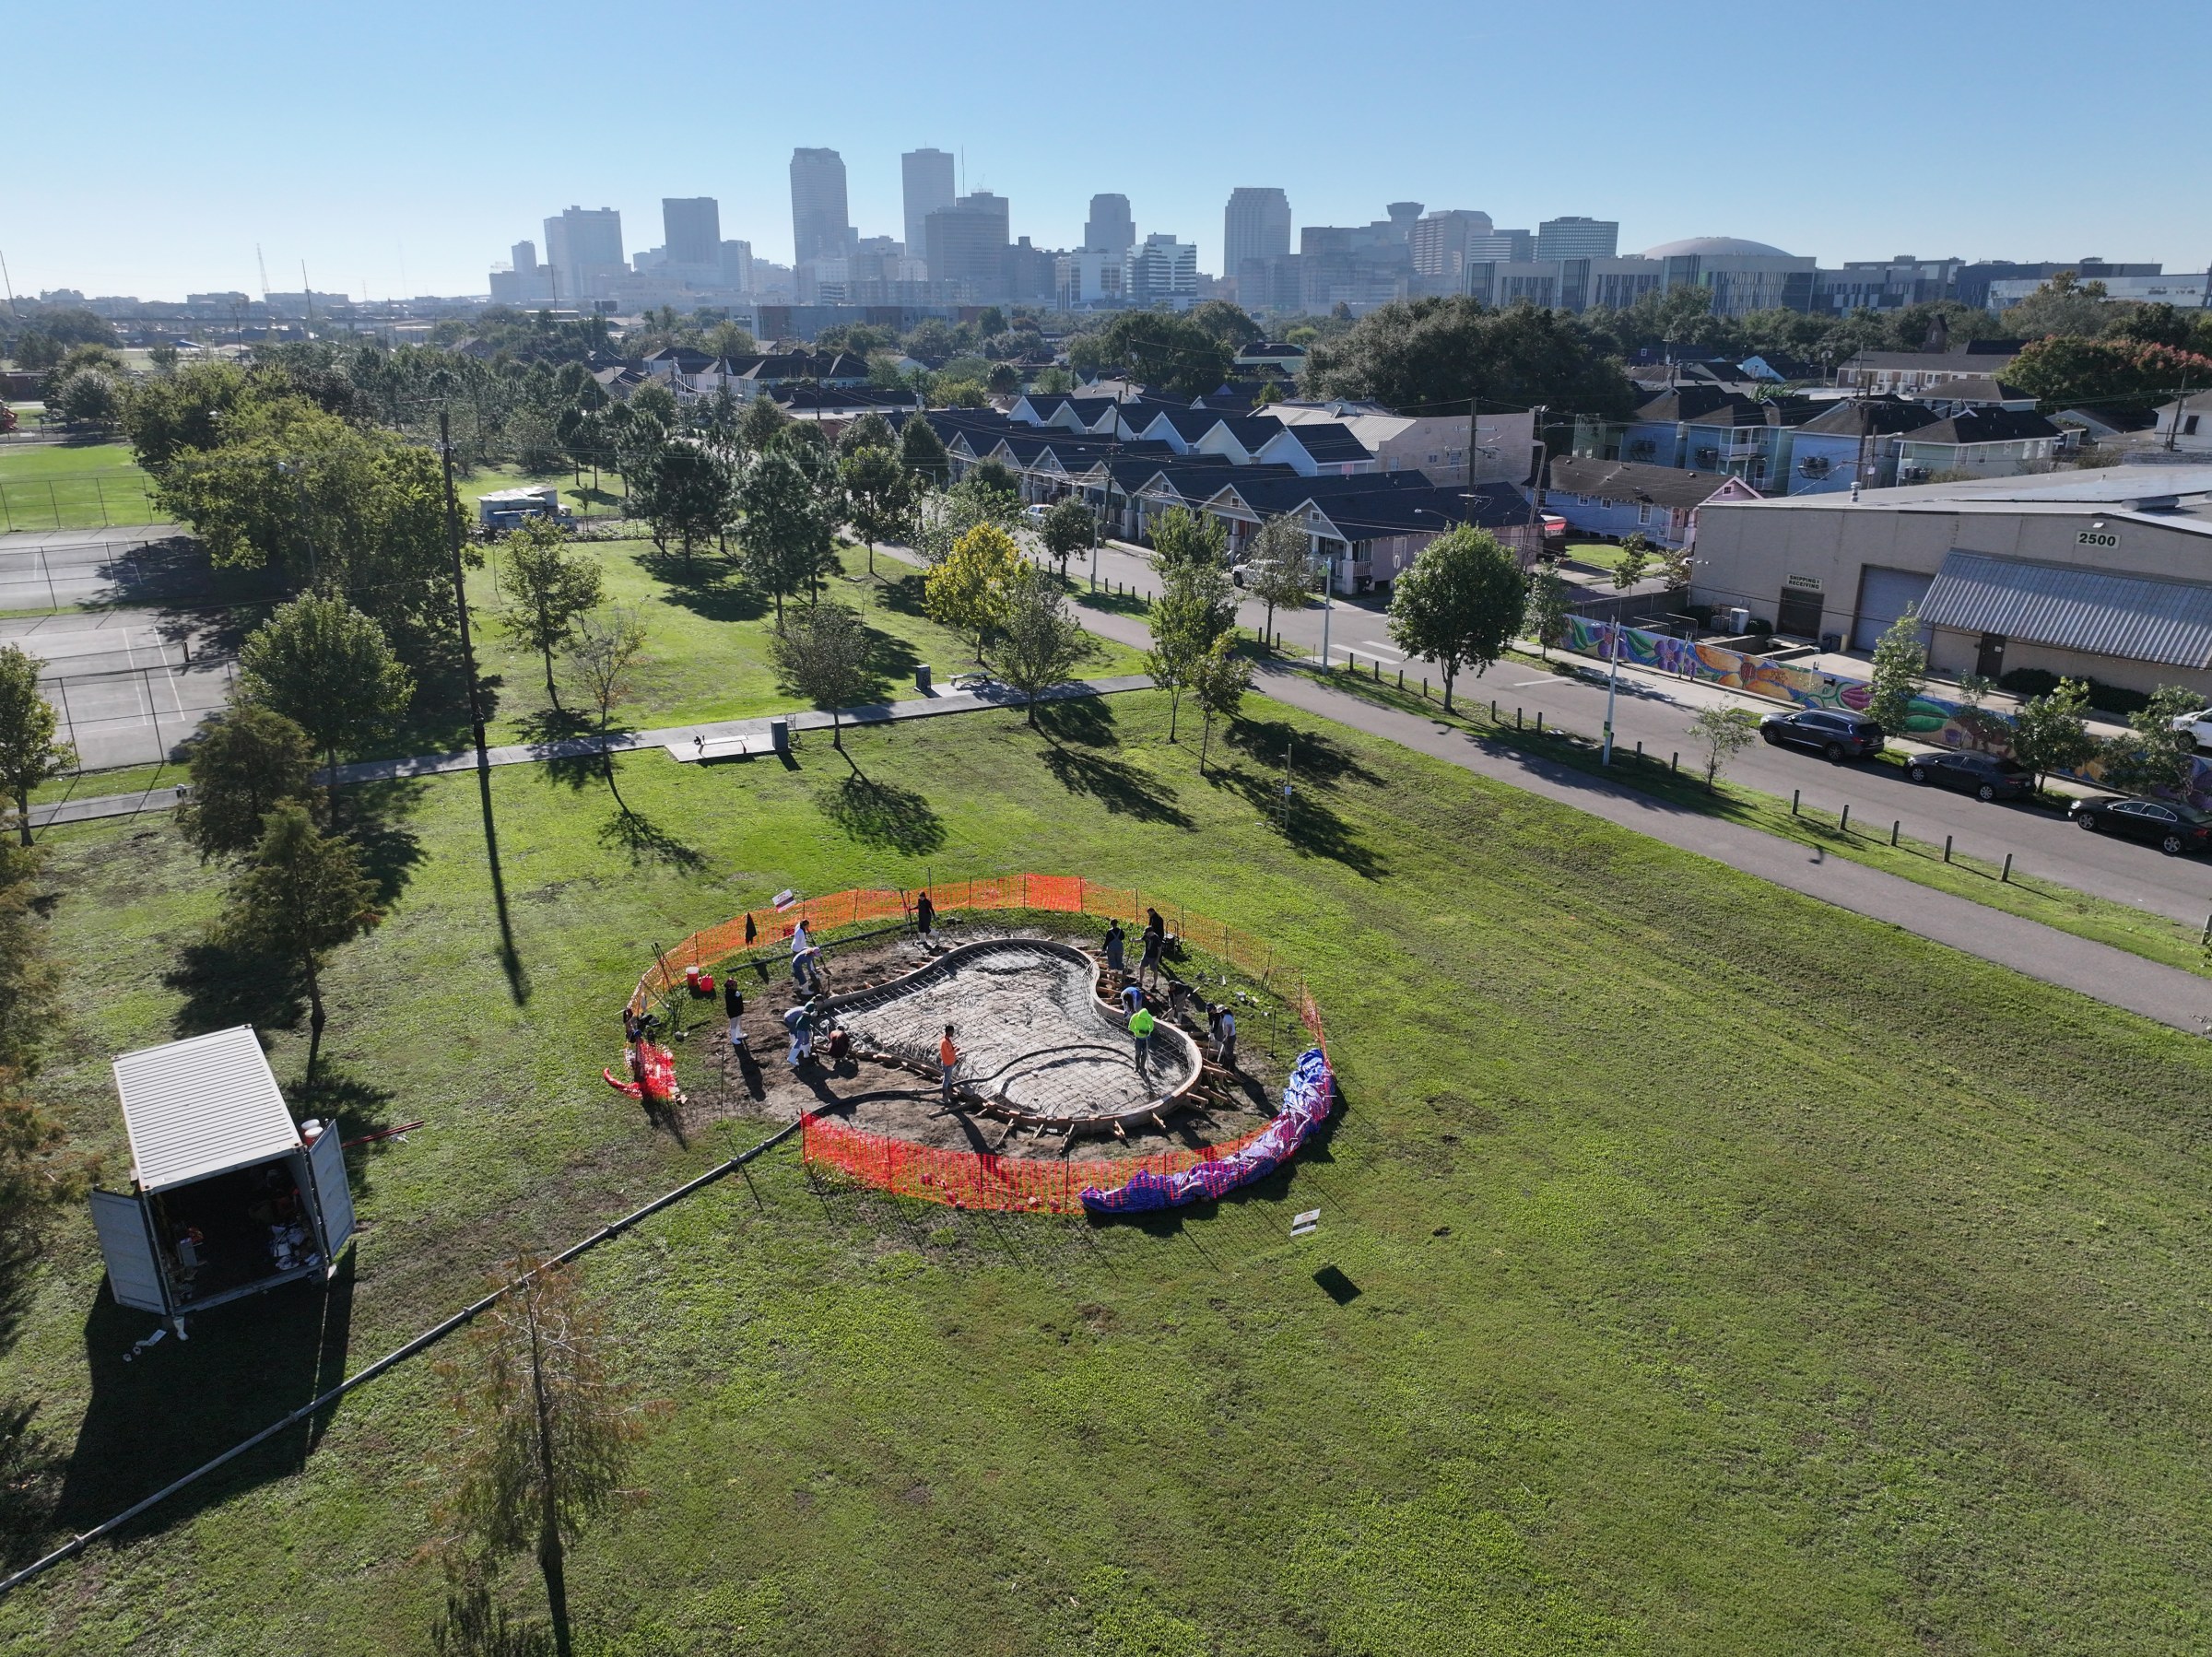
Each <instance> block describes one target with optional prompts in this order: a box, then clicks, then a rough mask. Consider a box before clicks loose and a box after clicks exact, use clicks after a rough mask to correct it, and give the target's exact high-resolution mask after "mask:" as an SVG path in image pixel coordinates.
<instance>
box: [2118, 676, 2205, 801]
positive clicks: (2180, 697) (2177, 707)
mask: <svg viewBox="0 0 2212 1657" xmlns="http://www.w3.org/2000/svg"><path fill="white" fill-rule="evenodd" d="M2204 705H2205V699H2204V695H2203V693H2202V692H2200V691H2195V690H2191V689H2189V688H2187V687H2184V686H2180V685H2161V686H2159V687H2158V689H2156V690H2154V691H2153V692H2151V696H2150V700H2149V701H2148V702H2147V703H2146V704H2144V706H2143V707H2141V708H2139V709H2137V710H2136V711H2135V712H2133V713H2131V714H2129V715H2128V718H2127V723H2128V734H2126V735H2125V736H2119V737H2114V738H2113V739H2112V741H2110V742H2107V743H2105V744H2103V745H2102V746H2101V748H2100V756H2099V757H2100V759H2101V760H2102V762H2103V763H2102V766H2101V768H2100V776H2101V780H2102V781H2104V782H2105V783H2106V785H2107V786H2109V787H2112V788H2116V789H2118V790H2120V791H2121V792H2122V793H2131V794H2147V793H2157V792H2158V791H2159V790H2160V789H2172V790H2176V791H2178V790H2181V789H2184V788H2186V787H2188V785H2189V782H2190V780H2191V778H2192V777H2193V776H2194V774H2195V771H2196V734H2195V733H2194V731H2192V730H2190V729H2188V728H2187V727H2183V729H2181V730H2178V731H2177V730H2175V729H2174V721H2175V720H2177V719H2180V718H2183V717H2184V716H2186V715H2189V714H2194V713H2195V712H2197V711H2199V710H2201V709H2202V708H2203V707H2204Z"/></svg>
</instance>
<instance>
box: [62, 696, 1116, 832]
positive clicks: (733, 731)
mask: <svg viewBox="0 0 2212 1657" xmlns="http://www.w3.org/2000/svg"><path fill="white" fill-rule="evenodd" d="M1151 684H1152V681H1151V680H1150V679H1149V678H1147V677H1146V676H1144V675H1143V674H1141V673H1132V674H1120V675H1116V676H1113V677H1111V678H1103V679H1083V680H1079V681H1077V683H1075V684H1072V685H1063V686H1061V687H1058V688H1057V689H1053V690H1048V691H1046V692H1044V693H1043V694H1042V695H1041V696H1040V697H1039V698H1038V700H1039V701H1044V702H1060V701H1067V700H1070V699H1074V698H1077V697H1087V696H1112V695H1114V694H1115V693H1116V692H1119V691H1124V690H1145V689H1148V688H1150V687H1151ZM1021 706H1022V698H1021V694H1020V692H1018V691H1016V690H1010V689H1008V688H1007V687H1006V686H1004V685H999V684H991V685H986V686H984V687H982V688H981V689H976V690H947V691H940V692H937V693H936V694H935V695H932V696H927V697H922V698H918V699H914V700H912V701H905V702H870V703H868V704H866V705H865V706H864V707H859V708H841V709H840V710H838V718H839V719H840V720H841V721H842V722H843V723H846V724H848V725H881V724H889V723H893V722H894V721H900V720H909V719H935V718H936V717H938V716H939V715H941V714H947V713H976V712H980V711H982V710H984V709H987V708H1019V707H1021ZM771 718H773V719H788V720H789V721H790V722H791V728H792V729H793V730H794V731H827V730H829V729H830V714H829V711H828V710H826V709H820V708H807V709H804V710H800V711H794V712H792V713H788V714H781V713H780V714H775V715H772V716H770V715H763V716H761V717H760V718H758V719H724V720H710V721H707V722H704V723H700V724H695V725H667V726H664V727H662V728H660V729H658V730H653V731H618V732H616V733H614V734H612V735H610V736H608V737H607V738H606V742H605V744H604V746H603V745H602V744H601V742H600V739H599V738H598V737H595V736H578V737H571V738H569V739H567V740H564V741H561V742H546V743H516V744H512V745H511V746H504V747H497V748H488V749H487V750H486V751H485V757H486V758H488V759H489V760H490V762H491V763H492V764H493V765H535V764H541V763H543V762H544V761H546V760H549V759H584V758H594V757H595V756H597V755H598V754H600V753H602V752H612V753H618V754H622V753H629V752H633V751H635V750H637V749H639V748H658V747H665V746H667V745H668V744H670V743H688V742H690V741H692V740H693V739H694V738H695V737H700V736H703V737H705V738H706V739H707V740H708V741H709V742H714V741H717V740H718V739H720V738H722V737H725V736H765V735H767V734H768V732H769V725H770V723H771ZM476 769H477V751H476V749H474V748H462V749H460V750H458V751H457V752H454V753H450V754H417V755H414V756H412V757H410V758H406V759H368V760H362V761H360V762H359V763H357V764H353V765H341V766H340V767H338V773H337V775H338V781H340V782H390V781H397V780H398V779H401V778H405V777H437V776H443V775H445V774H446V773H448V772H452V771H473V770H476ZM181 793H182V791H181V790H180V789H178V788H175V787H170V788H150V789H147V790H145V791H143V792H141V793H127V794H97V795H93V796H91V797H89V798H87V799H81V800H59V801H55V802H53V803H52V804H49V805H34V806H32V807H31V811H30V824H31V827H32V828H44V827H46V826H47V825H48V824H50V823H83V822H90V821H92V820H94V819H96V818H100V817H136V816H137V815H138V814H139V813H141V812H147V811H167V810H169V809H171V807H172V806H174V805H176V803H177V801H178V799H179V798H180V796H181Z"/></svg>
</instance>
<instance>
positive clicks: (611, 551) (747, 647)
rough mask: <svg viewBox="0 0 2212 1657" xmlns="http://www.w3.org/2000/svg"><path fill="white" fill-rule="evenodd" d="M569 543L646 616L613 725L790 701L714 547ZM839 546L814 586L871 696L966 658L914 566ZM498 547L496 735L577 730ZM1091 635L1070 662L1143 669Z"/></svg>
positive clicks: (578, 700)
mask: <svg viewBox="0 0 2212 1657" xmlns="http://www.w3.org/2000/svg"><path fill="white" fill-rule="evenodd" d="M572 550H574V551H575V552H577V553H578V554H581V555H582V556H584V557H587V558H595V559H597V561H598V563H599V568H600V571H601V579H602V582H603V588H604V593H605V602H606V604H609V605H627V606H629V607H631V608H634V609H635V610H636V611H637V613H638V614H639V615H640V616H641V617H642V618H643V620H644V622H645V628H646V638H647V645H646V653H645V658H644V660H643V661H642V662H641V665H640V667H639V670H638V672H637V673H636V675H635V676H634V682H633V684H632V687H631V695H630V697H629V699H627V700H626V701H625V702H624V704H623V705H622V707H621V708H620V709H618V718H619V720H620V721H621V722H622V723H624V724H626V725H628V726H630V727H634V728H639V729H651V728H654V727H660V726H667V725H677V724H685V723H692V722H700V721H707V720H722V719H746V718H752V717H755V716H758V715H761V714H767V713H780V712H783V711H788V710H790V709H791V708H793V707H794V706H798V705H800V704H799V703H798V702H797V700H796V699H795V697H794V693H793V692H792V691H791V690H790V689H789V688H788V687H784V686H783V685H782V682H781V680H780V679H779V677H778V676H777V674H776V671H775V668H774V666H773V664H772V663H771V659H770V654H769V649H770V645H771V642H772V640H773V639H774V635H775V601H774V600H773V599H772V598H771V597H770V596H768V595H766V594H764V593H760V592H759V590H758V589H756V588H754V587H751V586H749V585H747V583H746V582H744V581H743V580H742V579H741V578H740V577H739V576H738V575H737V574H736V573H735V570H733V568H732V564H731V560H730V558H725V557H724V555H723V554H722V553H721V551H720V550H719V549H718V548H717V547H716V546H713V545H712V544H710V545H708V546H703V547H700V548H698V549H697V550H696V551H695V552H694V554H693V557H692V560H691V568H690V570H689V571H688V572H687V571H686V570H685V569H684V566H683V560H682V558H681V556H680V550H679V549H678V548H677V546H673V545H672V546H670V548H669V550H668V551H666V552H665V553H664V552H662V551H661V550H660V549H659V548H658V547H656V546H654V545H653V542H652V541H650V540H636V541H578V542H576V543H574V545H573V548H572ZM839 557H840V562H841V571H840V573H839V574H838V575H836V576H832V577H830V578H828V579H826V580H825V581H824V582H823V583H822V586H821V593H820V596H821V597H823V598H826V599H830V600H833V601H834V602H836V603H839V604H842V605H847V606H848V607H850V608H853V609H856V610H858V611H859V612H860V613H861V615H862V617H864V618H865V621H866V622H867V625H868V627H869V629H871V631H872V632H873V633H874V635H875V650H874V652H873V654H872V655H871V657H870V659H869V664H868V665H869V668H870V671H871V675H872V686H871V689H870V692H869V694H870V695H871V696H872V697H875V698H878V699H884V700H890V701H896V700H901V699H913V698H915V697H917V696H919V695H920V694H921V693H920V692H919V691H917V690H916V689H915V688H914V669H915V668H916V667H918V666H919V665H921V664H924V663H927V664H929V666H930V668H931V669H932V671H933V673H934V674H935V683H936V685H937V686H938V687H940V688H942V687H946V686H947V683H948V681H949V680H950V679H951V677H952V676H953V675H954V674H956V673H961V672H965V671H968V670H970V669H972V668H973V667H974V666H975V649H974V645H973V642H972V641H971V640H968V639H966V638H964V637H961V636H959V635H957V634H955V633H954V632H953V631H952V630H951V629H948V628H946V627H943V626H940V625H939V624H938V623H936V622H935V621H932V620H930V619H929V617H927V616H926V615H925V614H924V610H923V596H922V575H921V572H920V571H919V570H915V569H913V568H912V566H910V565H907V564H902V563H900V562H899V561H898V560H897V559H896V558H891V557H890V556H889V555H888V554H885V553H881V552H879V553H877V555H876V558H875V565H876V574H875V575H874V576H873V577H871V576H870V575H869V574H868V555H867V550H866V548H865V547H858V546H853V547H847V548H845V549H844V550H843V551H842V552H841V553H840V555H839ZM499 563H500V545H499V544H498V543H497V542H494V543H492V544H491V545H490V546H488V547H487V548H486V549H485V564H484V567H483V568H482V569H481V570H477V571H476V572H475V573H474V574H473V575H472V576H471V577H470V580H469V603H470V605H471V606H472V607H473V609H474V611H475V613H476V625H477V659H478V666H479V669H480V671H481V672H483V673H484V674H486V675H488V676H496V677H497V678H498V679H499V681H500V684H499V688H498V692H497V718H496V720H495V722H494V727H493V733H492V734H493V736H494V740H497V741H501V742H519V741H524V740H533V739H536V738H540V737H543V736H545V735H547V734H557V733H559V732H560V731H562V730H564V729H569V728H573V727H575V726H576V725H577V724H578V723H579V721H581V719H582V715H583V714H584V713H587V712H592V713H594V717H595V711H593V710H592V708H591V704H590V702H589V699H587V698H586V697H585V696H584V694H583V691H582V687H581V686H580V685H579V684H578V683H577V682H576V681H575V679H574V677H573V674H572V670H571V667H570V665H569V664H567V663H566V662H564V661H563V660H561V659H560V658H559V656H556V657H555V660H554V685H555V687H556V688H557V690H558V692H559V703H560V711H556V709H555V707H554V701H553V699H552V698H551V697H549V696H548V695H547V690H546V664H545V661H544V658H543V657H541V656H538V655H536V654H535V653H530V652H524V651H522V650H520V649H518V648H517V647H516V646H515V644H514V642H513V640H512V638H511V637H510V636H509V635H508V634H507V632H506V630H505V629H504V628H503V627H502V626H501V625H500V618H501V616H502V614H503V610H504V606H505V604H506V599H505V597H504V595H503V594H502V593H501V592H500V584H499ZM808 602H809V599H808V598H807V597H806V596H804V595H802V596H798V597H794V598H788V599H786V600H785V601H784V603H785V607H786V609H787V610H790V611H796V610H797V609H799V608H802V607H804V605H806V603H808ZM1096 643H1097V644H1098V649H1099V654H1098V656H1097V658H1096V659H1095V660H1094V661H1092V662H1090V663H1089V664H1087V665H1086V666H1085V667H1083V668H1082V669H1081V672H1082V673H1083V675H1084V676H1088V677H1098V676H1104V675H1111V674H1124V673H1141V672H1143V671H1144V662H1143V655H1142V652H1138V651H1135V650H1131V649H1129V648H1128V647H1127V646H1125V645H1120V644H1115V643H1112V642H1110V641H1108V640H1096ZM564 715H565V717H564ZM421 740H422V738H420V737H411V738H410V739H409V740H408V741H406V742H403V743H402V744H401V745H400V746H401V749H402V750H403V751H412V746H419V745H420V742H421Z"/></svg>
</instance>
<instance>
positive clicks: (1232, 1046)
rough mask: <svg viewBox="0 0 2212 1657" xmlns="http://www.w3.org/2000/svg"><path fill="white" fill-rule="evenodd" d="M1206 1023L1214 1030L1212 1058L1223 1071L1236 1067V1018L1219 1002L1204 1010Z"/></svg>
mask: <svg viewBox="0 0 2212 1657" xmlns="http://www.w3.org/2000/svg"><path fill="white" fill-rule="evenodd" d="M1206 1022H1207V1023H1208V1024H1210V1025H1211V1026H1212V1027H1213V1030H1214V1056H1215V1057H1216V1058H1217V1059H1218V1060H1219V1061H1220V1064H1221V1068H1222V1069H1224V1070H1234V1069H1236V1067H1237V1016H1236V1014H1234V1013H1233V1012H1231V1011H1230V1009H1229V1008H1228V1007H1227V1006H1225V1005H1222V1004H1221V1003H1220V1002H1216V1003H1215V1004H1214V1005H1212V1006H1210V1007H1208V1008H1207V1009H1206Z"/></svg>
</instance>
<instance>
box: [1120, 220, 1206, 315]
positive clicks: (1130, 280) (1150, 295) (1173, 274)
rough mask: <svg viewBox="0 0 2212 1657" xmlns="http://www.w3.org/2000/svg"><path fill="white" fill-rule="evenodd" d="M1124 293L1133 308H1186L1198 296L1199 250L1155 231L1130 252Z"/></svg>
mask: <svg viewBox="0 0 2212 1657" xmlns="http://www.w3.org/2000/svg"><path fill="white" fill-rule="evenodd" d="M1122 291H1123V292H1124V293H1126V294H1127V295H1128V296H1129V302H1130V303H1131V304H1133V305H1178V307H1179V308H1180V305H1187V304H1189V303H1190V302H1191V301H1193V300H1195V299H1197V297H1198V247H1197V244H1196V243H1195V242H1191V241H1176V240H1175V238H1174V237H1172V236H1171V235H1168V234H1167V233H1166V232H1165V231H1160V230H1155V231H1154V232H1153V233H1152V234H1151V235H1149V236H1147V237H1146V238H1145V239H1144V241H1143V242H1142V243H1140V244H1139V245H1137V246H1135V247H1133V248H1131V249H1130V250H1129V254H1128V257H1127V259H1126V260H1125V261H1124V274H1123V277H1122Z"/></svg>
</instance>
